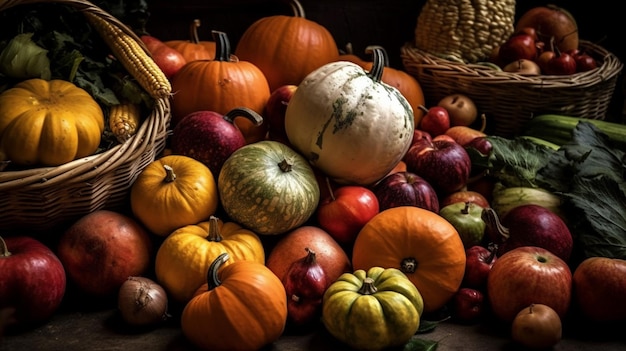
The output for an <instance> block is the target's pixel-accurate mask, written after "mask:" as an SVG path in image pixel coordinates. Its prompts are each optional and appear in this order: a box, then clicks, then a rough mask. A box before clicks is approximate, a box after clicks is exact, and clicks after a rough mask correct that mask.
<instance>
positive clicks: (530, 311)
mask: <svg viewBox="0 0 626 351" xmlns="http://www.w3.org/2000/svg"><path fill="white" fill-rule="evenodd" d="M534 307H535V304H534V303H531V304H530V306H528V313H529V314H533V308H534Z"/></svg>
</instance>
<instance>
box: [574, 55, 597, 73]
mask: <svg viewBox="0 0 626 351" xmlns="http://www.w3.org/2000/svg"><path fill="white" fill-rule="evenodd" d="M573 56H574V61H575V62H576V72H587V71H591V70H592V69H595V68H597V67H598V62H597V61H596V59H595V58H593V56H591V55H589V54H585V53H580V54H577V55H573Z"/></svg>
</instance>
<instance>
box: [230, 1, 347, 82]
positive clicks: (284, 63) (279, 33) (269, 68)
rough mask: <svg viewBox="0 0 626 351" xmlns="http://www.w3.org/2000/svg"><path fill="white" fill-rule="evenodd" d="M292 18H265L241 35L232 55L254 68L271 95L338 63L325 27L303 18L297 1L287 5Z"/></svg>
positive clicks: (335, 49)
mask: <svg viewBox="0 0 626 351" xmlns="http://www.w3.org/2000/svg"><path fill="white" fill-rule="evenodd" d="M290 4H291V7H292V8H293V10H294V16H284V15H276V16H268V17H263V18H261V19H259V20H257V21H256V22H254V23H252V25H250V27H248V28H247V29H246V31H245V32H244V33H243V35H242V36H241V38H240V39H239V42H238V44H237V48H236V49H235V55H237V57H239V58H240V59H241V60H246V61H250V62H252V63H254V64H255V65H257V66H258V67H259V68H260V69H261V71H263V73H264V74H265V76H266V77H267V81H268V82H269V84H270V89H271V90H272V91H274V90H275V89H277V88H278V87H281V86H283V85H288V84H293V85H298V84H300V82H301V81H302V80H303V79H304V77H306V76H307V75H308V74H309V73H311V72H313V71H314V70H315V69H317V68H319V67H321V66H323V65H324V64H326V63H330V62H333V61H336V60H337V57H338V56H339V50H338V49H337V44H336V42H335V39H334V38H333V36H332V34H331V33H330V32H329V31H328V29H326V28H325V27H324V26H322V25H320V24H318V23H317V22H314V21H311V20H309V19H307V18H305V14H304V9H303V8H302V5H301V4H300V3H299V2H298V1H297V0H291V1H290Z"/></svg>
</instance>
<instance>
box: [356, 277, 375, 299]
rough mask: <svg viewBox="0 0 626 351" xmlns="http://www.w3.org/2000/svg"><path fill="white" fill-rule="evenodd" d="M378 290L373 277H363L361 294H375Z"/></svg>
mask: <svg viewBox="0 0 626 351" xmlns="http://www.w3.org/2000/svg"><path fill="white" fill-rule="evenodd" d="M377 291H378V289H376V287H375V286H374V279H372V278H371V277H365V279H363V285H361V289H359V291H358V292H359V294H361V295H373V294H375V293H376V292H377Z"/></svg>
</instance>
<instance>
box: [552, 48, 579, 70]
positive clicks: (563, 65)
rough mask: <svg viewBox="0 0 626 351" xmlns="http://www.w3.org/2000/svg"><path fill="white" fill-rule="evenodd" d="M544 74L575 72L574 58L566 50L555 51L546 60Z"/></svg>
mask: <svg viewBox="0 0 626 351" xmlns="http://www.w3.org/2000/svg"><path fill="white" fill-rule="evenodd" d="M544 73H545V74H549V75H557V76H564V75H570V74H574V73H576V60H574V57H573V56H572V55H570V54H568V53H566V52H560V51H558V50H556V51H555V55H554V56H553V57H552V58H551V59H550V60H548V62H546V68H545V70H544Z"/></svg>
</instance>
